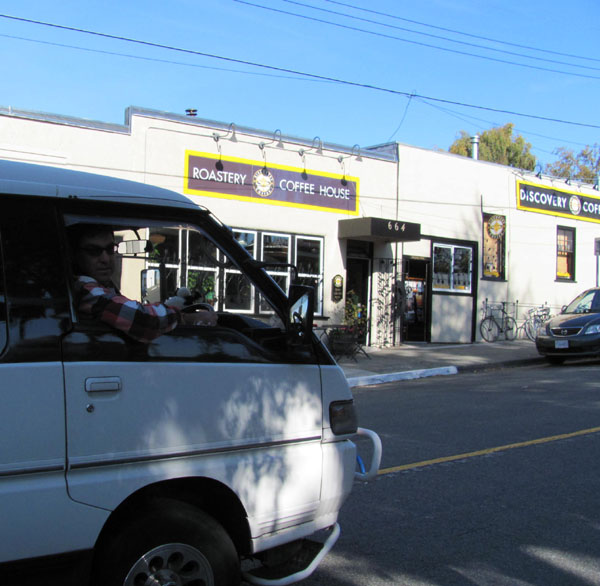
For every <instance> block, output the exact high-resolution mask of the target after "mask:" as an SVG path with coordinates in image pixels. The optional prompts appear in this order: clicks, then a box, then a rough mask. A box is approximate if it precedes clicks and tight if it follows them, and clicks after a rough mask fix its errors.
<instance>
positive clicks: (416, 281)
mask: <svg viewBox="0 0 600 586" xmlns="http://www.w3.org/2000/svg"><path fill="white" fill-rule="evenodd" d="M402 265H403V270H402V274H403V275H404V283H403V284H404V304H403V309H404V311H403V315H402V339H403V341H404V342H426V341H428V340H429V339H430V338H429V334H430V333H429V323H428V319H427V318H428V314H429V312H428V306H427V303H428V276H429V267H430V260H429V259H426V258H414V257H404V259H403V261H402Z"/></svg>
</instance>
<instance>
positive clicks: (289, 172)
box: [184, 151, 359, 215]
mask: <svg viewBox="0 0 600 586" xmlns="http://www.w3.org/2000/svg"><path fill="white" fill-rule="evenodd" d="M184 193H186V194H188V195H204V196H208V197H219V198H225V199H236V200H240V201H253V202H259V203H268V204H272V205H280V206H288V207H297V208H305V209H315V210H320V211H326V212H336V213H344V214H348V215H356V214H357V213H358V198H359V179H358V178H357V177H348V176H344V175H336V174H333V173H325V172H322V171H315V170H307V169H303V168H297V167H289V166H284V165H273V164H268V165H267V164H266V163H265V162H263V161H252V160H248V159H240V158H235V157H225V156H220V155H214V154H212V153H198V152H192V151H187V152H186V155H185V185H184Z"/></svg>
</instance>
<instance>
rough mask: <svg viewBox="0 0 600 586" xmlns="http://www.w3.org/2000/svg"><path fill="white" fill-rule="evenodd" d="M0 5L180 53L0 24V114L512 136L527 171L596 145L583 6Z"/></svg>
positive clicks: (9, 11)
mask: <svg viewBox="0 0 600 586" xmlns="http://www.w3.org/2000/svg"><path fill="white" fill-rule="evenodd" d="M4 5H5V6H4V7H2V8H0V13H2V14H3V15H9V16H13V17H19V18H23V19H32V20H36V21H42V22H45V23H52V24H58V25H62V26H65V27H73V28H77V29H82V30H87V31H96V32H101V33H105V34H108V35H112V36H116V37H124V38H128V39H136V40H139V41H145V42H147V43H154V44H159V45H164V46H168V47H175V48H179V49H185V50H186V51H175V50H170V49H167V48H159V47H152V46H148V45H144V44H139V43H132V42H127V41H125V40H118V39H112V38H106V37H101V36H95V35H90V34H85V33H83V32H76V31H69V30H64V29H60V28H55V27H48V26H43V25H40V24H33V23H28V22H23V21H17V20H13V19H7V18H4V17H3V18H0V47H1V50H2V56H3V59H2V60H1V62H0V74H1V77H0V79H2V83H1V86H0V87H1V88H2V96H1V98H0V105H2V106H6V107H8V106H11V107H13V108H18V109H26V110H35V111H41V112H50V113H56V114H64V115H70V116H78V117H83V118H89V119H94V120H100V121H104V122H117V123H122V122H123V120H124V112H125V109H126V108H127V107H128V106H140V107H145V108H151V109H156V110H163V111H167V112H177V113H184V112H185V110H186V108H196V109H197V110H198V116H200V117H202V118H206V119H209V120H216V121H220V122H225V123H230V122H234V123H235V124H236V125H238V126H249V127H253V128H259V129H263V130H266V131H274V130H275V129H280V130H281V131H282V132H283V134H285V135H292V136H298V137H303V138H307V139H312V138H313V137H315V136H318V137H319V138H321V140H322V141H323V142H329V143H337V144H341V145H346V146H350V147H351V146H353V145H354V144H359V145H360V146H361V147H364V146H370V145H375V144H381V143H384V142H388V141H390V140H395V141H398V142H402V143H406V144H410V145H415V146H420V147H424V148H429V149H443V150H447V149H448V147H449V146H450V144H451V143H452V142H453V141H454V140H455V138H457V137H458V136H459V132H460V130H465V131H467V132H469V133H471V134H473V133H476V132H481V131H483V130H485V129H488V128H490V127H492V126H498V125H502V124H505V123H507V122H513V123H514V124H515V127H516V130H517V132H518V133H519V134H521V135H523V136H524V137H525V139H526V140H527V141H528V142H530V143H531V144H532V146H533V152H534V154H535V155H536V156H537V157H538V159H540V160H541V162H542V163H548V162H551V161H553V160H555V158H556V157H555V156H554V155H553V152H554V151H555V149H556V148H558V147H561V146H562V147H567V148H571V149H573V150H575V151H576V152H578V151H579V150H581V148H583V146H585V145H586V144H594V143H597V142H598V143H600V132H599V130H600V115H599V114H598V88H599V87H600V51H599V48H600V41H599V39H600V34H599V33H600V24H599V23H600V3H599V2H598V1H597V0H571V1H570V2H569V3H568V10H567V9H566V8H565V5H564V3H562V2H558V1H557V0H545V1H541V0H527V1H523V0H519V1H516V0H486V1H485V2H482V1H481V0H421V1H419V2H415V1H414V0H410V1H408V0H339V1H337V2H333V1H332V0H294V1H291V0H244V2H240V1H236V0H194V1H192V0H170V1H168V2H166V1H164V0H162V1H159V0H146V1H144V2H141V1H138V0H129V1H126V2H124V1H123V0H119V1H116V0H88V1H86V2H81V1H77V2H75V1H74V0H61V2H48V1H42V0H30V1H28V2H22V3H10V5H11V6H10V7H9V6H8V3H4ZM261 6H262V7H263V8H261ZM264 7H266V8H270V10H267V9H265V8H264ZM319 9H320V10H319ZM361 9H362V10H361ZM300 15H303V16H304V17H305V18H302V16H300ZM350 17H354V18H350ZM368 21H371V22H368ZM331 23H337V25H338V26H335V25H334V24H331ZM357 29H360V30H357ZM365 31H370V32H365ZM459 33H466V34H459ZM440 37H443V38H440ZM480 37H483V38H480ZM399 39H402V40H399ZM489 39H494V40H496V41H503V43H498V42H492V41H490V40H489ZM457 41H458V42H457ZM466 43H469V44H466ZM509 43H510V44H509ZM490 48H491V49H495V51H492V50H490ZM532 48H535V49H541V50H537V51H534V50H533V49H532ZM187 50H189V51H195V52H198V53H203V54H210V55H213V56H218V57H222V58H228V59H232V60H236V61H243V62H247V63H256V64H261V65H265V66H270V67H272V68H277V69H280V70H287V71H290V72H291V71H295V72H303V73H308V74H311V75H314V76H319V77H321V78H328V79H335V80H340V81H345V82H351V83H349V84H347V83H339V82H335V81H325V80H323V79H315V78H309V77H305V76H304V77H303V76H300V75H296V74H294V73H287V72H284V71H278V70H277V69H269V68H264V67H263V68H260V67H255V66H252V65H249V64H244V63H239V62H236V61H227V60H225V59H217V58H211V57H208V56H203V55H197V54H193V53H190V52H188V51H187ZM464 53H468V55H466V54H464ZM476 55H479V57H477V56H476ZM481 57H485V59H483V58H481ZM532 57H535V58H536V59H532ZM499 61H502V62H499ZM517 63H520V64H525V65H527V66H528V67H523V66H519V65H517ZM560 72H565V73H560ZM353 84H357V85H353ZM358 85H363V86H364V85H368V86H373V87H375V88H379V89H369V88H365V87H358ZM411 94H412V95H413V97H410V96H411ZM427 98H435V99H437V100H447V101H449V102H455V103H462V104H470V105H474V106H479V107H480V108H468V107H464V106H459V105H456V104H452V103H442V102H439V101H434V100H431V99H427ZM481 108H489V109H492V110H503V111H509V112H513V114H510V113H501V112H495V111H491V110H486V109H481ZM517 113H519V114H528V115H532V116H540V117H544V118H551V119H555V120H563V121H567V122H577V123H579V125H576V124H563V123H559V122H549V121H543V120H538V119H535V118H530V117H526V116H517V115H516V114H517ZM585 125H591V126H592V127H588V126H585Z"/></svg>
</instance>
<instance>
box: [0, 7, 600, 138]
mask: <svg viewBox="0 0 600 586" xmlns="http://www.w3.org/2000/svg"><path fill="white" fill-rule="evenodd" d="M0 18H6V19H9V20H14V21H18V22H26V23H29V24H37V25H40V26H45V27H51V28H55V29H59V30H68V31H72V32H77V33H82V34H87V35H93V36H97V37H102V38H105V39H113V40H118V41H124V42H128V43H136V44H139V45H144V46H146V47H154V48H159V49H166V50H169V51H176V52H179V53H186V54H189V55H198V56H201V57H208V58H211V59H218V60H221V61H227V62H229V63H239V64H243V65H248V66H252V67H259V68H261V69H266V70H269V71H278V72H280V73H291V74H294V75H300V76H303V77H305V78H307V79H318V80H321V81H329V82H334V83H337V84H340V85H346V86H350V87H358V88H363V89H368V90H374V91H379V92H384V93H388V94H393V95H397V96H405V97H410V96H413V97H414V98H421V99H425V100H430V101H432V102H439V103H442V104H451V105H454V106H462V107H464V108H473V109H476V110H484V111H487V112H497V113H500V114H508V115H510V116H519V117H523V118H531V119H534V120H544V121H545V122H555V123H557V124H567V125H570V126H580V127H584V128H598V129H600V125H597V124H590V123H586V122H575V121H572V120H561V119H559V118H551V117H549V116H539V115H537V114H525V113H522V112H515V111H512V110H504V109H501V108H491V107H487V106H478V105H476V104H468V103H466V102H457V101H455V100H448V99H444V98H435V97H431V96H423V95H420V94H415V93H413V92H403V91H400V90H394V89H391V88H386V87H382V86H377V85H373V84H367V83H361V82H356V81H349V80H345V79H339V78H335V77H330V76H326V75H317V74H315V73H306V72H302V71H296V70H294V69H288V68H285V67H276V66H274V65H267V64H264V63H256V62H253V61H246V60H243V59H235V58H233V57H224V56H222V55H214V54H211V53H205V52H202V51H195V50H192V49H184V48H181V47H173V46H170V45H164V44H161V43H154V42H151V41H143V40H139V39H132V38H128V37H123V36H118V35H111V34H108V33H101V32H98V31H91V30H86V29H81V28H75V27H70V26H65V25H60V24H53V23H48V22H43V21H39V20H32V19H29V18H23V17H18V16H11V15H8V14H0Z"/></svg>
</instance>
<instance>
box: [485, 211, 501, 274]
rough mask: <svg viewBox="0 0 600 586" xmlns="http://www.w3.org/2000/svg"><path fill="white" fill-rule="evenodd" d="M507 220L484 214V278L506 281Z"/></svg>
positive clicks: (495, 215)
mask: <svg viewBox="0 0 600 586" xmlns="http://www.w3.org/2000/svg"><path fill="white" fill-rule="evenodd" d="M505 234H506V218H505V217H504V216H499V215H497V214H494V215H492V214H483V256H482V261H483V267H482V268H483V277H484V278H485V279H499V280H502V279H504V278H505V277H506V276H505V273H504V266H505V265H504V262H505V261H504V259H505V250H506V248H505V241H506V240H505Z"/></svg>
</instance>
